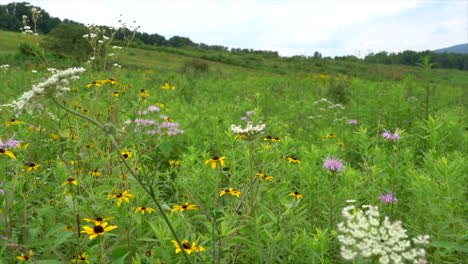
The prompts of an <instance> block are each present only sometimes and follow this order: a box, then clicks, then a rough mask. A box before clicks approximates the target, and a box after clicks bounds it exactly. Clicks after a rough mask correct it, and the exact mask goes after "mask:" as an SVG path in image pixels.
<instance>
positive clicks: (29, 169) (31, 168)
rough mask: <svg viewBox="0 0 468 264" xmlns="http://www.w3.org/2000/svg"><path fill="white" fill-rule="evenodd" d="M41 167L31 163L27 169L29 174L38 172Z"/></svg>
mask: <svg viewBox="0 0 468 264" xmlns="http://www.w3.org/2000/svg"><path fill="white" fill-rule="evenodd" d="M40 167H41V165H39V164H36V163H34V162H30V163H29V164H28V166H27V167H26V168H27V169H26V171H27V172H30V171H32V170H35V171H36V170H38V169H39V168H40Z"/></svg>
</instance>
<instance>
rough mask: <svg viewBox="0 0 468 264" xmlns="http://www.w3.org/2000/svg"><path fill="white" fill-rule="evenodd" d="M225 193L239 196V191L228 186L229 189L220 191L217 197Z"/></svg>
mask: <svg viewBox="0 0 468 264" xmlns="http://www.w3.org/2000/svg"><path fill="white" fill-rule="evenodd" d="M225 194H230V195H232V196H237V197H240V194H241V192H240V191H236V190H234V188H229V189H226V190H222V191H220V192H219V197H221V196H223V195H225Z"/></svg>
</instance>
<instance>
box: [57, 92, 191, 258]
mask: <svg viewBox="0 0 468 264" xmlns="http://www.w3.org/2000/svg"><path fill="white" fill-rule="evenodd" d="M51 99H52V101H53V102H54V103H56V104H57V105H58V106H59V107H60V108H62V109H64V110H65V111H67V112H69V113H71V114H74V115H77V116H79V117H81V118H83V119H86V120H88V121H89V122H91V123H92V124H94V125H96V126H97V127H99V128H100V129H102V130H103V131H104V132H105V133H106V135H107V137H108V138H109V140H110V141H111V144H112V146H113V147H114V151H116V152H117V153H119V155H120V157H121V158H122V160H123V162H124V164H125V166H126V167H127V169H128V170H129V171H130V174H132V176H133V178H135V180H136V181H137V182H138V183H139V184H140V186H141V187H142V188H143V190H145V191H146V192H147V193H148V194H149V196H150V197H151V199H152V200H153V202H154V203H155V204H156V207H157V208H158V210H159V211H160V212H161V215H162V216H163V218H164V221H165V222H166V224H167V226H168V227H169V229H170V230H171V233H172V235H173V236H174V238H175V240H176V242H177V244H178V245H179V247H180V248H183V246H182V243H181V242H180V239H179V237H178V236H177V233H176V232H175V229H174V227H173V226H172V224H171V221H170V220H169V218H168V217H167V215H166V213H165V212H164V210H163V208H162V206H161V204H160V203H159V201H158V199H156V196H155V194H154V189H153V187H152V186H150V187H148V186H146V185H145V184H144V183H143V181H142V179H141V178H140V177H139V176H138V175H137V174H136V173H135V172H134V171H133V169H132V167H131V166H130V164H129V163H128V162H127V160H126V159H125V157H123V156H122V151H121V149H120V146H119V144H118V143H117V141H116V140H115V139H114V137H113V136H112V134H111V133H112V131H109V130H110V129H108V128H107V127H106V126H104V125H103V124H101V123H100V122H98V121H96V120H94V119H92V118H90V117H88V116H85V115H83V114H81V113H78V112H76V111H73V110H71V109H69V108H67V107H65V106H64V105H62V104H61V103H59V102H58V101H57V99H55V98H53V97H52V98H51ZM182 253H183V254H184V257H185V260H186V261H187V263H192V261H191V260H190V258H189V256H188V254H187V252H185V250H182Z"/></svg>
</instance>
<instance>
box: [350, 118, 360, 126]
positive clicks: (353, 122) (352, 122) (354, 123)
mask: <svg viewBox="0 0 468 264" xmlns="http://www.w3.org/2000/svg"><path fill="white" fill-rule="evenodd" d="M348 124H349V125H357V124H358V121H357V120H356V119H351V120H348Z"/></svg>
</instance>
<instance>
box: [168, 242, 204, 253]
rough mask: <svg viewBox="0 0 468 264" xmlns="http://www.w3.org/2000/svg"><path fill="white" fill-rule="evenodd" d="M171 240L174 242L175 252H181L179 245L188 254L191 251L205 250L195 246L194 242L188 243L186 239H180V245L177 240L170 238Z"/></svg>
mask: <svg viewBox="0 0 468 264" xmlns="http://www.w3.org/2000/svg"><path fill="white" fill-rule="evenodd" d="M171 242H172V243H173V244H174V246H175V248H176V250H175V252H176V253H179V252H182V249H181V246H182V248H183V249H184V250H185V252H187V254H189V255H190V254H192V253H193V252H202V251H205V248H204V247H197V243H196V242H193V243H190V242H189V241H188V240H182V241H181V243H182V245H179V243H177V241H175V240H171Z"/></svg>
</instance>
